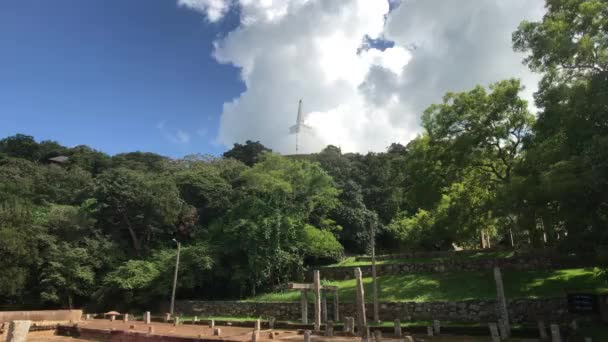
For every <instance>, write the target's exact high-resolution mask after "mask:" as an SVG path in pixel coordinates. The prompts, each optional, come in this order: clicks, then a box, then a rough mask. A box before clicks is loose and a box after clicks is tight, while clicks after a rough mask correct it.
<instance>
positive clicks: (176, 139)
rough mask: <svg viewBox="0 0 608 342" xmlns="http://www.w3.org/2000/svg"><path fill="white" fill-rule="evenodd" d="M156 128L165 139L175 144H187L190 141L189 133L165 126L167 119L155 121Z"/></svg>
mask: <svg viewBox="0 0 608 342" xmlns="http://www.w3.org/2000/svg"><path fill="white" fill-rule="evenodd" d="M156 128H157V129H158V130H159V131H160V133H161V134H162V135H163V137H165V139H167V140H169V141H170V142H172V143H175V144H188V143H190V138H191V137H190V133H188V132H186V131H184V130H181V129H176V130H172V129H169V128H167V121H166V120H161V121H159V122H157V123H156Z"/></svg>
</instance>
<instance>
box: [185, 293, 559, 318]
mask: <svg viewBox="0 0 608 342" xmlns="http://www.w3.org/2000/svg"><path fill="white" fill-rule="evenodd" d="M175 306H176V312H178V313H180V314H182V315H197V316H201V317H206V316H236V317H238V316H241V317H243V316H245V317H247V316H254V317H256V316H262V317H265V316H272V317H276V318H277V319H279V320H294V321H298V320H300V318H301V313H300V303H296V302H281V303H269V302H255V303H254V302H239V301H177V302H176V303H175ZM495 307H496V301H494V300H467V301H458V302H420V303H418V302H403V303H392V302H388V303H381V304H380V318H381V319H382V320H385V321H392V320H394V319H396V318H399V319H401V320H403V321H418V320H431V319H438V320H443V321H458V322H492V321H496V320H497V317H496V310H495ZM313 312H314V307H313V303H309V307H308V314H309V321H311V322H312V320H313V317H312V316H313ZM328 312H329V318H330V319H331V316H332V313H333V309H332V304H331V303H328ZM366 312H367V313H368V315H370V314H371V312H373V311H372V305H371V304H367V311H366ZM354 313H355V305H354V304H353V303H343V304H340V315H341V317H345V316H354ZM566 316H567V302H566V299H565V298H547V299H512V300H510V301H509V317H510V318H511V321H512V322H514V323H522V322H535V321H537V320H538V319H539V318H541V317H542V319H544V320H546V321H552V322H558V321H564V320H565V319H566Z"/></svg>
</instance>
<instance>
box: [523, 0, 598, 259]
mask: <svg viewBox="0 0 608 342" xmlns="http://www.w3.org/2000/svg"><path fill="white" fill-rule="evenodd" d="M607 13H608V3H606V1H599V0H568V1H566V0H550V1H547V13H546V14H545V16H544V17H543V19H542V20H541V21H539V22H523V23H522V24H521V25H520V27H519V29H518V30H517V31H516V32H515V33H514V34H513V42H514V47H515V49H516V50H518V51H521V52H524V53H526V54H527V57H526V59H525V62H526V63H527V64H528V65H529V66H530V67H531V68H532V69H533V70H538V71H542V72H544V73H545V75H544V77H543V80H542V81H541V83H540V85H539V91H538V93H537V94H536V104H537V107H538V108H539V110H540V112H539V114H538V120H537V122H536V123H535V125H534V127H533V135H532V136H531V137H530V139H529V141H528V142H527V144H526V160H525V163H524V164H523V165H522V167H521V168H520V178H521V182H520V183H521V184H525V185H528V186H527V187H523V186H520V187H519V188H518V189H520V191H519V192H517V194H518V197H517V198H516V200H517V201H518V203H525V204H526V205H527V207H528V210H527V211H525V212H523V213H522V216H524V215H525V217H526V218H527V221H528V222H530V224H529V226H530V227H532V226H534V222H537V221H542V223H543V224H542V231H541V232H537V233H536V234H533V236H537V237H538V238H537V239H541V236H543V235H547V236H549V240H550V241H549V242H551V241H552V240H555V239H557V238H560V239H562V240H563V241H564V242H567V246H569V247H572V248H577V249H580V250H586V251H589V250H593V245H596V244H597V243H598V242H604V243H606V242H607V241H608V233H607V231H606V229H605V227H606V224H607V223H608V220H607V217H608V216H607V215H606V213H607V210H606V209H605V208H606V207H607V203H608V197H607V196H606V193H607V190H608V186H607V184H608V177H607V176H606V174H608V168H607V163H606V160H607V159H606V152H605V151H606V148H607V147H608V138H607V136H608V121H606V117H608V111H607V109H606V108H608V98H607V96H606V94H607V93H608V36H607V35H606V30H607V27H608V15H607ZM539 190H540V191H541V192H539ZM530 204H533V206H531V205H530ZM519 206H520V207H523V205H522V204H520V205H519ZM531 231H534V230H532V229H531ZM541 233H545V234H541ZM542 239H543V240H544V238H542ZM543 242H544V241H543Z"/></svg>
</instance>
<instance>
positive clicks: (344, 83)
mask: <svg viewBox="0 0 608 342" xmlns="http://www.w3.org/2000/svg"><path fill="white" fill-rule="evenodd" d="M179 3H180V4H182V5H185V6H189V7H192V8H195V9H197V10H198V11H200V12H202V13H204V14H205V15H207V16H208V18H209V20H210V21H217V20H220V18H221V16H222V15H224V14H225V13H226V11H227V10H228V9H229V8H238V10H239V15H240V25H239V26H238V27H237V28H236V29H235V30H234V31H232V32H228V33H227V34H225V35H223V38H221V39H219V40H218V41H216V42H215V43H214V44H215V48H214V57H215V58H216V59H217V61H218V62H220V63H227V64H232V65H234V66H236V67H238V68H240V70H241V78H242V80H243V82H244V83H245V85H246V88H247V89H246V91H245V92H243V93H242V94H241V95H240V96H239V97H238V98H236V99H234V100H233V101H230V102H227V103H225V104H224V108H223V112H222V116H221V120H220V128H219V133H218V137H217V139H218V142H220V143H222V144H225V145H227V146H230V145H231V144H232V143H233V142H238V141H244V140H246V139H251V140H260V141H261V142H262V143H264V144H265V145H268V146H269V147H271V148H272V149H274V150H276V151H279V152H282V153H293V152H294V149H295V138H294V137H293V136H291V135H289V134H288V133H289V131H288V128H289V127H290V126H292V125H293V124H294V123H295V119H296V110H297V103H298V100H299V99H303V102H304V114H305V122H306V124H307V125H309V126H311V127H312V128H313V129H312V130H311V131H310V132H307V133H304V134H302V136H301V137H300V142H301V144H300V145H301V146H300V147H301V149H300V151H301V152H316V151H318V150H319V149H321V148H322V147H324V146H326V145H327V144H334V145H339V146H340V147H342V149H343V150H344V151H356V152H367V151H370V150H372V151H383V150H385V148H386V147H387V146H389V145H390V144H391V143H392V142H401V143H407V142H408V141H409V140H410V139H412V138H413V137H414V136H415V135H416V134H417V133H418V132H419V131H420V127H419V118H420V115H421V113H422V111H423V110H424V108H425V107H426V106H428V105H430V104H432V103H435V102H439V101H441V97H442V96H443V94H444V93H445V92H447V91H459V90H465V89H468V88H470V87H472V86H474V85H475V84H484V85H487V84H489V83H492V82H496V81H499V80H501V79H504V78H509V77H520V78H522V79H523V80H524V84H526V85H527V87H528V91H529V93H531V92H532V91H533V90H534V88H535V84H536V81H537V77H536V76H534V75H532V74H531V73H530V72H529V71H528V70H527V69H526V68H525V67H524V66H523V65H522V64H521V56H520V55H517V54H516V53H514V52H513V51H512V50H511V41H510V37H511V32H512V31H513V30H515V28H516V27H517V24H518V23H519V22H520V21H521V20H523V19H535V18H538V17H540V16H541V15H542V13H543V7H542V5H543V1H542V0H509V1H504V0H458V1H453V0H402V1H396V0H391V1H388V0H386V1H384V0H234V1H232V2H231V1H228V0H225V1H221V0H198V1H195V0H179ZM374 39H376V40H378V39H380V40H383V39H385V40H386V39H388V40H392V41H393V42H394V45H392V46H391V47H389V48H384V47H383V48H380V47H374V45H373V44H371V45H370V44H366V43H365V42H366V41H369V40H374ZM412 46H415V47H416V48H415V49H412Z"/></svg>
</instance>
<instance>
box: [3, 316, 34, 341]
mask: <svg viewBox="0 0 608 342" xmlns="http://www.w3.org/2000/svg"><path fill="white" fill-rule="evenodd" d="M31 325H32V321H12V322H11V323H10V324H9V326H8V333H7V335H6V342H26V341H27V334H28V333H29V332H30V326H31Z"/></svg>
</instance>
